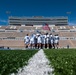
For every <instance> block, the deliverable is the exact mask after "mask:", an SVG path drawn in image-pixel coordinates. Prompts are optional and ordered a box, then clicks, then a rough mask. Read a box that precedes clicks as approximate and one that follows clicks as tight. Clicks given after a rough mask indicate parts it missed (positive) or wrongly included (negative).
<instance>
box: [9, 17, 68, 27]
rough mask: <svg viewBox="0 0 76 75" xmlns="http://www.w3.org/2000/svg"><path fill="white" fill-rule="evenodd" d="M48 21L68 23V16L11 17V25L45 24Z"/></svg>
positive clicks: (61, 24)
mask: <svg viewBox="0 0 76 75" xmlns="http://www.w3.org/2000/svg"><path fill="white" fill-rule="evenodd" d="M44 23H47V24H49V25H56V26H63V25H68V17H63V16H62V17H43V16H33V17H14V16H10V17H9V25H16V26H21V25H22V26H23V25H27V26H28V25H43V24H44Z"/></svg>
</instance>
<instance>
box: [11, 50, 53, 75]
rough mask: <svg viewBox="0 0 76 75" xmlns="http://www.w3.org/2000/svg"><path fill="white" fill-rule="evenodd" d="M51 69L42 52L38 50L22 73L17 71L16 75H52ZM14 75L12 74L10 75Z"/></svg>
mask: <svg viewBox="0 0 76 75" xmlns="http://www.w3.org/2000/svg"><path fill="white" fill-rule="evenodd" d="M52 71H53V68H52V67H50V66H49V60H48V59H47V58H46V56H45V54H44V52H43V50H39V51H38V52H37V53H36V54H35V55H34V56H33V57H32V58H31V59H30V60H29V61H28V65H27V66H24V68H23V71H18V74H17V75H48V74H49V75H53V74H52ZM12 75H14V74H12Z"/></svg>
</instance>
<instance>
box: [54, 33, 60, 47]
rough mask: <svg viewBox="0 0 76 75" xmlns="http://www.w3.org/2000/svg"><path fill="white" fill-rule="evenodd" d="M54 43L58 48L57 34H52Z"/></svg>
mask: <svg viewBox="0 0 76 75" xmlns="http://www.w3.org/2000/svg"><path fill="white" fill-rule="evenodd" d="M54 45H55V48H58V46H59V36H58V34H56V35H55V36H54Z"/></svg>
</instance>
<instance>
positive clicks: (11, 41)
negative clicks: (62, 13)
mask: <svg viewBox="0 0 76 75" xmlns="http://www.w3.org/2000/svg"><path fill="white" fill-rule="evenodd" d="M50 29H51V30H50V31H47V30H46V31H44V30H43V29H42V27H35V26H0V47H1V46H5V47H10V48H24V47H25V45H24V37H25V35H26V34H27V33H28V34H29V35H31V34H32V33H35V32H36V30H39V31H40V32H41V33H46V32H48V33H52V34H53V35H55V34H59V37H60V41H59V47H60V48H65V47H67V45H69V46H70V47H71V48H76V30H75V29H76V27H75V26H53V27H51V26H50ZM71 30H73V31H71Z"/></svg>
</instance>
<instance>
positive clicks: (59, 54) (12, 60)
mask: <svg viewBox="0 0 76 75" xmlns="http://www.w3.org/2000/svg"><path fill="white" fill-rule="evenodd" d="M37 51H38V50H0V75H9V74H11V73H17V71H18V68H20V67H21V68H22V67H23V66H24V65H27V62H28V60H29V58H30V57H32V56H33V55H34V54H35V53H36V52H37ZM44 52H45V54H46V55H47V58H48V59H49V61H50V64H49V65H52V67H53V68H54V72H53V73H54V75H76V50H75V49H48V50H44Z"/></svg>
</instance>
